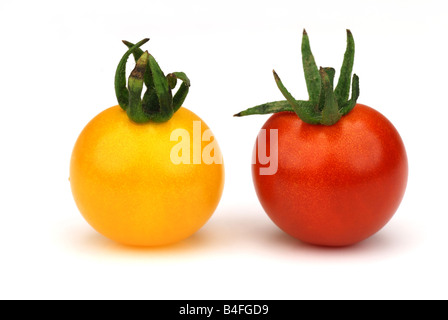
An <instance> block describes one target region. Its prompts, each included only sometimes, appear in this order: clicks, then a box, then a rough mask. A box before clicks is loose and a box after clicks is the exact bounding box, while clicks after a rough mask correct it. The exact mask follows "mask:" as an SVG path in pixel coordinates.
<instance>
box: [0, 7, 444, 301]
mask: <svg viewBox="0 0 448 320" xmlns="http://www.w3.org/2000/svg"><path fill="white" fill-rule="evenodd" d="M443 4H444V1H431V0H426V1H409V0H406V1H405V0H403V1H391V0H387V1H386V0H384V1H378V0H377V1H282V0H277V1H264V0H258V1H243V0H239V1H233V0H227V1H194V0H191V1H175V0H172V1H70V2H68V1H11V0H2V1H1V2H0V35H1V37H0V39H1V44H0V46H1V50H0V93H1V95H0V99H1V103H0V110H1V113H0V121H1V124H0V150H1V157H0V188H1V190H0V196H1V200H0V298H2V299H445V298H448V291H447V290H446V287H447V285H448V279H447V273H446V270H447V268H448V262H447V255H448V252H447V245H448V240H447V226H448V215H447V214H448V210H447V209H448V208H447V178H448V174H447V165H446V164H447V163H448V162H447V161H448V156H447V151H446V149H447V136H448V135H447V125H446V122H447V119H448V103H447V99H446V91H447V85H448V80H447V75H448V68H447V62H446V61H447V60H446V59H447V57H448V48H447V43H448V37H447V34H448V32H447V31H448V23H447V22H446V21H447V20H446V9H445V8H444V7H443ZM303 28H306V29H307V31H308V34H309V36H310V39H311V46H312V49H313V52H314V54H315V57H316V61H317V63H318V65H322V66H332V67H334V68H336V69H337V70H338V69H339V67H340V64H341V62H342V57H343V53H344V50H345V44H346V42H345V41H346V33H345V29H347V28H349V29H351V31H352V32H353V35H354V37H355V42H356V58H355V67H354V71H355V72H356V73H357V74H358V75H359V77H360V85H361V96H360V99H359V102H360V103H364V104H367V105H369V106H371V107H373V108H375V109H377V110H379V111H380V112H382V113H383V114H384V115H386V116H387V117H388V118H389V119H390V120H391V121H392V122H393V123H394V124H395V126H396V128H397V129H398V130H399V132H400V134H401V135H402V138H403V140H404V142H405V145H406V148H407V151H408V157H409V164H410V175H409V184H408V189H407V192H406V195H405V198H404V200H403V202H402V205H401V207H400V208H399V210H398V211H397V213H396V215H395V216H394V218H393V219H392V220H391V222H390V223H389V224H388V225H387V226H386V227H385V228H384V229H382V230H381V231H380V232H379V233H378V234H377V235H375V236H374V237H372V238H370V239H369V240H366V241H364V242H362V243H360V244H359V245H355V246H352V247H347V248H339V249H329V248H320V247H312V246H308V245H304V244H302V243H300V242H298V241H296V240H295V239H292V238H290V237H289V236H287V235H285V234H284V233H282V232H281V231H279V229H277V227H276V226H275V225H274V224H273V223H271V221H270V220H269V219H268V218H267V216H266V214H265V213H264V212H263V210H262V208H261V206H260V204H259V202H258V200H257V198H256V195H255V192H254V190H253V185H252V180H251V174H250V160H251V153H252V146H253V143H254V141H255V137H256V135H257V133H258V130H259V129H260V128H261V126H262V125H263V123H264V122H265V121H266V120H267V118H268V116H253V117H249V118H241V119H236V118H233V117H232V115H233V114H234V113H236V112H238V111H241V110H242V109H246V108H248V107H251V106H254V105H257V104H260V103H263V102H267V101H273V100H280V99H282V96H281V94H280V93H279V91H278V89H277V87H276V85H275V82H274V80H273V77H272V69H273V68H275V69H276V71H277V72H278V73H279V75H280V76H281V77H282V80H283V82H284V83H285V85H286V86H287V87H288V89H290V91H291V92H292V93H293V94H294V95H295V97H296V98H297V99H305V98H306V97H307V95H306V87H305V83H304V78H303V72H302V66H301V56H300V43H301V35H302V30H303ZM145 37H150V38H151V41H150V42H149V43H148V44H147V45H145V47H144V48H145V49H148V50H149V51H150V52H151V53H152V54H153V55H154V56H155V57H156V59H157V60H158V62H159V64H160V65H161V66H162V69H163V70H164V71H165V72H172V71H184V72H186V73H187V74H188V76H189V77H190V79H191V81H192V87H191V90H190V94H189V96H188V98H187V100H186V102H185V104H184V106H185V107H187V108H189V109H190V110H192V111H194V112H195V113H197V114H198V115H200V116H201V117H202V118H203V120H205V121H206V122H207V123H208V125H209V126H210V127H211V128H212V130H213V132H214V134H215V136H216V137H217V139H218V141H219V143H220V145H221V148H222V151H223V154H224V159H225V164H226V185H225V191H224V194H223V197H222V201H221V203H220V205H219V207H218V209H217V211H216V212H215V214H214V215H213V217H212V219H211V220H210V221H209V222H208V223H207V224H206V226H204V228H202V229H201V230H200V231H199V232H198V233H197V234H196V235H195V236H193V237H191V238H190V239H188V240H186V241H184V242H182V243H179V244H178V245H174V246H171V247H168V248H159V249H136V248H129V247H124V246H120V245H118V244H115V243H113V242H111V241H109V240H108V239H105V238H103V237H102V236H101V235H98V234H97V233H96V232H95V231H93V229H91V228H90V226H89V225H88V224H87V223H86V222H85V221H84V220H83V218H82V217H81V215H80V214H79V212H78V210H77V208H76V206H75V203H74V201H73V198H72V195H71V191H70V186H69V182H68V169H69V161H70V155H71V150H72V147H73V145H74V143H75V141H76V138H77V136H78V134H79V133H80V131H81V130H82V128H83V127H84V126H85V125H86V124H87V122H88V121H89V120H90V119H91V118H93V117H94V116H95V115H96V114H98V113H99V112H101V111H102V110H104V109H106V108H108V107H110V106H112V105H115V104H116V100H115V94H114V88H113V77H114V73H115V67H116V65H117V64H118V61H119V59H120V58H121V56H122V54H123V53H124V52H125V50H126V48H125V47H124V45H123V44H122V43H121V40H123V39H126V40H129V41H134V42H136V41H139V40H141V39H143V38H145Z"/></svg>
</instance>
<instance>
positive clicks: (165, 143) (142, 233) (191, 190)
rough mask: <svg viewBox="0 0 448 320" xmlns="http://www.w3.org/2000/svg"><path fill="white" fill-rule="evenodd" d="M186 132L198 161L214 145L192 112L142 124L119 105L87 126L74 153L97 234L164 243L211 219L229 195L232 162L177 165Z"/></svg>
mask: <svg viewBox="0 0 448 320" xmlns="http://www.w3.org/2000/svg"><path fill="white" fill-rule="evenodd" d="M194 124H196V128H197V129H196V131H197V132H194V130H195V129H194V128H195V125H194ZM198 128H200V129H198ZM179 130H181V132H184V133H185V137H183V138H182V141H183V140H184V139H186V141H183V142H186V144H185V145H186V146H187V147H186V148H185V150H182V152H184V153H188V154H189V155H191V156H193V155H194V154H197V153H198V151H197V150H195V148H199V149H198V150H199V154H201V152H202V150H204V148H205V147H206V146H210V143H211V142H210V140H213V139H207V140H209V141H203V140H202V139H201V138H202V137H203V134H204V133H205V132H206V131H208V130H209V128H208V126H207V125H206V124H205V122H203V121H202V120H201V119H200V118H199V117H198V116H197V115H196V114H194V113H193V112H191V111H189V110H187V109H185V108H180V109H179V110H178V111H177V112H176V113H175V114H174V116H173V118H171V119H170V120H169V121H167V122H165V123H147V124H136V123H134V122H132V121H131V120H129V118H128V116H127V115H126V112H125V111H123V110H122V109H121V108H120V107H119V106H115V107H112V108H109V109H107V110H105V111H103V112H102V113H100V114H99V115H98V116H96V117H95V118H94V119H93V120H92V121H90V123H89V124H88V125H87V126H86V127H85V128H84V130H83V131H82V133H81V134H80V136H79V138H78V140H77V142H76V144H75V147H74V150H73V153H72V158H71V165H70V183H71V188H72V192H73V196H74V199H75V201H76V204H77V206H78V208H79V210H80V212H81V213H82V215H83V217H84V218H85V219H86V220H87V222H88V223H89V224H90V225H91V226H92V227H93V228H94V229H95V230H97V231H98V232H99V233H101V234H102V235H104V236H106V237H108V238H110V239H112V240H114V241H117V242H119V243H123V244H126V245H134V246H160V245H167V244H172V243H175V242H178V241H181V240H183V239H185V238H187V237H189V236H191V235H193V234H194V233H195V232H196V231H198V230H199V229H200V228H201V227H202V226H203V225H204V224H205V223H206V222H207V221H208V219H209V218H210V217H211V216H212V214H213V212H214V211H215V209H216V207H217V205H218V203H219V201H220V198H221V194H222V191H223V186H224V165H223V163H222V162H221V163H211V164H207V163H205V162H204V161H198V162H201V163H193V162H190V163H179V164H177V163H176V161H173V159H172V150H173V148H174V147H175V146H176V145H177V144H178V138H177V136H176V135H175V136H174V139H173V133H175V132H178V131H179ZM208 132H209V134H208V138H210V131H208ZM195 135H196V136H197V137H194V136H195ZM188 140H190V141H191V143H189V142H190V141H188ZM193 140H196V141H198V143H196V145H195V143H194V141H193ZM214 146H215V148H214V152H215V153H217V154H218V153H219V154H220V153H221V151H220V150H219V146H218V145H217V143H216V144H215V145H214ZM186 162H187V161H186Z"/></svg>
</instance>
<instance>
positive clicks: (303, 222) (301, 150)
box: [252, 104, 408, 246]
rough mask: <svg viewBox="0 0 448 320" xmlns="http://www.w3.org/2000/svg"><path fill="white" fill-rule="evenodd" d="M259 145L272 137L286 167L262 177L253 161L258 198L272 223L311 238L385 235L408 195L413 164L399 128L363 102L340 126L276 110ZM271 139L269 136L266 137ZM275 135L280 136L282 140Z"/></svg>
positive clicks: (328, 242)
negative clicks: (306, 120) (311, 121)
mask: <svg viewBox="0 0 448 320" xmlns="http://www.w3.org/2000/svg"><path fill="white" fill-rule="evenodd" d="M262 129H264V130H266V131H265V132H266V136H267V138H266V139H261V138H260V137H261V136H259V137H258V139H257V144H256V146H255V150H254V151H255V152H256V154H258V151H260V148H259V147H258V148H257V145H259V144H260V143H263V141H264V140H266V149H267V151H268V154H269V152H271V155H270V157H273V156H274V154H273V153H274V151H275V149H276V146H274V145H271V139H270V134H272V132H273V131H271V130H272V129H274V130H277V135H278V145H277V148H278V169H277V171H276V173H275V174H268V175H266V174H260V172H261V171H260V169H261V168H265V167H267V166H268V165H266V164H261V163H260V161H259V159H258V158H259V157H257V158H256V159H257V160H256V162H255V163H254V164H253V165H252V174H253V180H254V184H255V189H256V192H257V195H258V198H259V200H260V202H261V204H262V206H263V208H264V209H265V211H266V213H267V214H268V215H269V217H270V218H271V219H272V221H273V222H274V223H275V224H276V225H277V226H278V227H280V228H281V229H282V230H283V231H285V232H286V233H288V234H290V235H291V236H293V237H295V238H298V239H300V240H302V241H304V242H307V243H311V244H316V245H324V246H346V245H351V244H354V243H357V242H359V241H362V240H364V239H366V238H368V237H370V236H372V235H373V234H375V233H376V232H378V231H379V230H380V229H381V228H382V227H383V226H384V225H386V223H387V222H388V221H389V220H390V219H391V218H392V216H393V215H394V213H395V212H396V210H397V208H398V206H399V205H400V203H401V201H402V198H403V196H404V193H405V189H406V184H407V177H408V162H407V156H406V151H405V147H404V144H403V141H402V139H401V138H400V135H399V134H398V132H397V130H396V129H395V127H394V126H393V125H392V124H391V123H390V122H389V121H388V120H387V119H386V118H385V117H384V116H383V115H382V114H380V113H379V112H378V111H376V110H374V109H372V108H370V107H367V106H365V105H361V104H358V105H356V106H355V108H354V109H353V110H352V111H351V112H350V113H349V114H348V115H346V116H344V117H343V118H342V119H341V120H340V121H339V122H338V123H336V124H335V125H333V126H322V125H310V124H307V123H304V122H302V121H301V120H300V119H299V118H298V117H297V116H296V115H295V114H294V113H291V112H282V113H277V114H274V115H272V116H271V117H270V118H269V119H268V121H267V122H266V123H265V125H264V126H263V128H262ZM262 140H263V141H262ZM274 140H275V139H274Z"/></svg>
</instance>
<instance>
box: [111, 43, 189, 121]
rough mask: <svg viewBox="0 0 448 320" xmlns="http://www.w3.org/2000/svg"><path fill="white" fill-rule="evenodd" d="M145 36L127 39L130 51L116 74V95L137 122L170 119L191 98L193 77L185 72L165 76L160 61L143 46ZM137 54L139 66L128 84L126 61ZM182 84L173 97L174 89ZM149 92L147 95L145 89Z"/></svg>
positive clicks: (121, 104)
mask: <svg viewBox="0 0 448 320" xmlns="http://www.w3.org/2000/svg"><path fill="white" fill-rule="evenodd" d="M148 41H149V39H143V40H142V41H140V42H138V43H137V44H133V43H130V42H128V41H123V43H124V44H125V45H126V46H127V47H128V48H129V50H128V51H127V52H126V53H125V54H124V56H123V57H122V58H121V60H120V63H119V64H118V67H117V71H116V73H115V94H116V96H117V100H118V103H119V104H120V107H121V108H122V109H123V110H124V111H126V113H127V115H128V116H129V118H130V119H131V120H132V121H134V122H137V123H146V122H150V121H153V122H166V121H168V120H170V119H171V117H172V116H173V115H174V113H175V112H176V111H177V110H179V108H180V107H181V105H182V103H183V102H184V101H185V98H186V97H187V94H188V91H189V88H190V80H189V79H188V77H187V75H186V74H185V73H183V72H173V73H170V74H168V75H166V76H165V74H164V73H163V71H162V70H161V69H160V66H159V65H158V63H157V61H156V60H155V59H154V57H153V56H152V55H150V54H149V53H148V51H146V52H143V50H142V49H140V47H141V46H142V45H144V44H145V43H146V42H148ZM130 55H133V56H134V59H135V62H136V66H135V68H134V70H133V71H132V72H131V74H130V76H129V79H128V83H127V86H126V63H127V61H128V58H129V56H130ZM177 80H181V81H182V83H181V85H180V87H179V89H178V90H177V92H176V94H175V95H174V96H173V93H172V90H173V89H174V88H175V87H176V85H177ZM144 87H146V91H145V93H144V94H143V97H142V92H143V88H144Z"/></svg>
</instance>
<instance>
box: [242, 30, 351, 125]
mask: <svg viewBox="0 0 448 320" xmlns="http://www.w3.org/2000/svg"><path fill="white" fill-rule="evenodd" d="M354 54H355V42H354V40H353V36H352V33H351V32H350V30H347V48H346V50H345V54H344V61H343V63H342V67H341V72H340V76H339V80H338V84H337V86H336V89H333V88H334V78H335V74H336V71H335V69H333V68H322V67H321V68H320V69H318V68H317V65H316V62H315V60H314V56H313V53H312V52H311V47H310V42H309V37H308V34H307V32H306V31H305V30H303V38H302V63H303V71H304V74H305V81H306V86H307V90H308V95H309V100H308V101H302V100H296V99H295V98H294V97H293V96H292V94H291V93H290V92H289V91H288V90H287V89H286V88H285V86H284V85H283V83H282V81H281V80H280V78H279V76H278V75H277V73H276V72H275V71H274V78H275V82H276V83H277V86H278V88H279V90H280V92H281V93H282V94H283V96H284V97H285V98H286V101H275V102H269V103H264V104H261V105H258V106H255V107H252V108H249V109H246V110H244V111H241V112H239V113H237V114H235V116H236V117H241V116H246V115H253V114H269V113H278V112H283V111H291V110H293V111H294V112H295V113H296V114H297V116H298V117H299V118H300V119H302V120H303V121H304V122H306V123H309V124H322V125H327V126H330V125H333V124H335V123H337V122H338V121H339V120H340V119H341V117H342V116H343V115H346V114H347V113H349V112H350V111H351V110H352V109H353V108H354V107H355V106H356V103H357V100H358V97H359V78H358V76H357V75H356V74H354V75H353V80H352V84H351V88H352V94H351V98H350V100H348V97H349V94H350V82H351V74H352V71H353V62H354Z"/></svg>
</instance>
